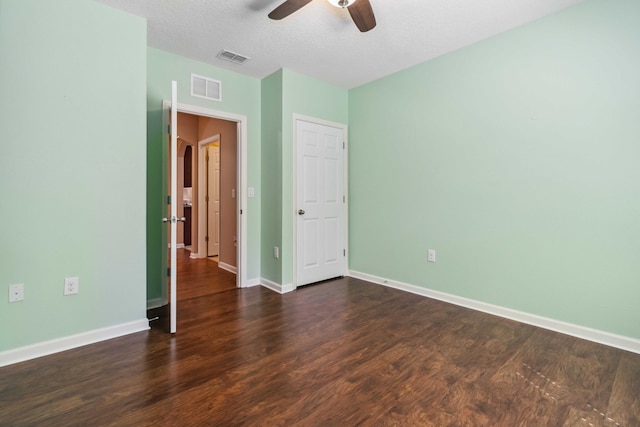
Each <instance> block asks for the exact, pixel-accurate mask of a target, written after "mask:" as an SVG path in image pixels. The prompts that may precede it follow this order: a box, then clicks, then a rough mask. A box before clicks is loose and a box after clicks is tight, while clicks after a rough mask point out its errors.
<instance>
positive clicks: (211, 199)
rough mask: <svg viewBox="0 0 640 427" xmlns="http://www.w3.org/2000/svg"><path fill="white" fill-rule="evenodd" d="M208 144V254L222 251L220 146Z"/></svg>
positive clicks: (216, 253)
mask: <svg viewBox="0 0 640 427" xmlns="http://www.w3.org/2000/svg"><path fill="white" fill-rule="evenodd" d="M217 144H218V145H216V143H213V144H210V145H208V146H207V256H218V255H219V253H220V146H219V144H220V143H219V142H218V143H217Z"/></svg>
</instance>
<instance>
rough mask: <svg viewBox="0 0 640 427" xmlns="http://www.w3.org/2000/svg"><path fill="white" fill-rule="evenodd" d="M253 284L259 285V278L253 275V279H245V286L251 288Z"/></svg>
mask: <svg viewBox="0 0 640 427" xmlns="http://www.w3.org/2000/svg"><path fill="white" fill-rule="evenodd" d="M254 286H260V278H259V277H254V278H253V279H249V280H247V283H246V286H245V288H252V287H254Z"/></svg>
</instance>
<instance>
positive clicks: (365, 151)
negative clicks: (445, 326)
mask: <svg viewBox="0 0 640 427" xmlns="http://www.w3.org/2000/svg"><path fill="white" fill-rule="evenodd" d="M638 16H640V2H638V1H635V0H618V1H615V2H611V1H605V0H597V1H588V2H586V3H583V4H582V5H580V6H577V7H574V8H571V9H568V10H566V11H564V12H562V13H560V14H557V15H555V16H552V17H549V18H546V19H543V20H540V21H537V22H535V23H532V24H530V25H527V26H525V27H522V28H520V29H517V30H513V31H510V32H507V33H504V34H502V35H500V36H498V37H494V38H492V39H489V40H486V41H484V42H481V43H478V44H476V45H473V46H471V47H468V48H465V49H462V50H460V51H457V52H455V53H452V54H449V55H446V56H444V57H441V58H439V59H436V60H433V61H430V62H427V63H424V64H422V65H419V66H416V67H413V68H411V69H409V70H406V71H403V72H400V73H397V74H395V75H392V76H389V77H387V78H384V79H381V80H379V81H376V82H374V83H371V84H368V85H365V86H362V87H359V88H356V89H354V90H352V91H350V98H349V103H350V105H349V119H350V123H349V124H350V153H349V155H350V164H349V168H350V169H349V172H350V175H349V176H350V199H351V203H350V205H349V209H350V218H351V221H350V224H349V227H350V241H349V244H350V268H351V269H352V270H356V271H361V272H365V273H369V274H373V275H378V276H382V277H385V278H391V279H394V280H398V281H403V282H407V283H411V284H415V285H419V286H424V287H426V288H430V289H434V290H438V291H443V292H447V293H450V294H454V295H458V296H462V297H467V298H471V299H474V300H478V301H484V302H487V303H492V304H497V305H500V306H503V307H509V308H512V309H516V310H521V311H524V312H528V313H533V314H537V315H541V316H545V317H549V318H553V319H557V320H561V321H567V322H571V323H574V324H579V325H583V326H586V327H592V328H595V329H599V330H603V331H609V332H612V333H617V334H620V335H625V336H629V337H634V338H640V310H638V301H640V286H639V284H640V268H638V266H639V262H638V259H640V223H639V221H638V218H640V144H639V141H640V120H639V119H638V118H639V117H640V78H638V76H640V55H639V52H640V25H638V22H637V17H638ZM429 248H434V249H436V250H437V253H438V261H437V263H435V264H430V263H427V262H426V258H427V250H428V249H429Z"/></svg>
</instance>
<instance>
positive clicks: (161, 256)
mask: <svg viewBox="0 0 640 427" xmlns="http://www.w3.org/2000/svg"><path fill="white" fill-rule="evenodd" d="M147 69H148V74H147V186H148V191H147V236H148V237H147V276H148V282H147V297H148V299H149V300H152V299H155V298H159V297H160V295H161V290H162V286H166V276H165V272H166V248H167V233H166V226H165V225H163V223H162V218H163V217H164V216H165V212H166V200H167V199H166V197H167V194H168V191H167V182H166V179H165V178H163V177H164V176H165V175H166V171H167V170H168V158H167V157H168V156H167V153H168V149H167V139H166V138H165V135H164V133H163V130H162V101H163V100H170V99H171V81H172V80H176V81H177V82H178V102H179V103H181V104H187V105H194V106H199V107H205V108H209V109H212V110H217V111H223V112H226V113H233V114H241V115H244V116H246V117H247V126H248V135H247V137H248V142H247V145H248V147H247V151H248V153H247V154H248V165H247V168H248V170H247V175H248V178H247V185H248V186H253V187H255V189H256V197H255V198H250V199H248V201H247V212H246V213H247V256H248V265H247V279H249V280H251V279H257V278H258V277H260V209H261V206H260V197H261V196H260V191H261V185H260V181H261V175H260V167H261V160H260V159H261V157H260V156H261V149H260V136H261V135H260V133H261V125H260V120H261V116H260V90H261V89H260V80H257V79H254V78H251V77H247V76H243V75H241V74H238V73H234V72H231V71H227V70H223V69H220V68H217V67H213V66H211V65H207V64H204V63H202V62H198V61H193V60H190V59H187V58H184V57H181V56H177V55H173V54H171V53H168V52H164V51H161V50H158V49H153V48H149V49H148V52H147ZM191 73H195V74H199V75H202V76H206V77H210V78H213V79H216V80H220V81H221V82H222V101H221V102H216V101H209V100H206V99H202V98H196V97H192V96H191Z"/></svg>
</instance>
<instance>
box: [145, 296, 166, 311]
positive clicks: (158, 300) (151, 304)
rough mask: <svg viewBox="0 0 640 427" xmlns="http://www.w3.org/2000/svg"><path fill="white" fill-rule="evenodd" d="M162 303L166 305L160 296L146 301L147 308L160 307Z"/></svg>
mask: <svg viewBox="0 0 640 427" xmlns="http://www.w3.org/2000/svg"><path fill="white" fill-rule="evenodd" d="M163 305H167V302H166V301H163V300H162V298H154V299H150V300H149V301H147V310H151V309H152V308H158V307H162V306H163Z"/></svg>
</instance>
